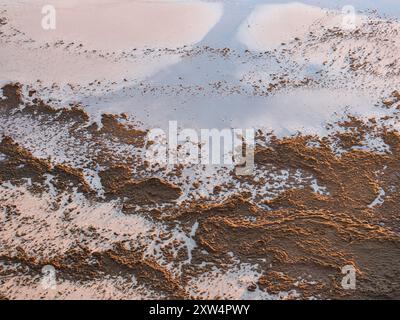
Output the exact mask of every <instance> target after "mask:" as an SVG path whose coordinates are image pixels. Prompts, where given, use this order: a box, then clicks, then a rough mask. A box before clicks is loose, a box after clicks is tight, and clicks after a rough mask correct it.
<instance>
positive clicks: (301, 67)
mask: <svg viewBox="0 0 400 320" xmlns="http://www.w3.org/2000/svg"><path fill="white" fill-rule="evenodd" d="M1 3H2V4H3V7H5V8H6V9H7V10H8V11H9V12H11V16H10V17H9V20H10V23H11V24H13V25H14V24H15V26H16V27H17V28H19V29H21V30H22V31H23V32H25V33H26V35H27V36H28V37H30V38H33V39H34V40H35V44H44V43H46V42H47V43H52V41H55V40H59V39H62V40H63V41H64V42H65V43H66V44H67V43H70V42H74V45H75V44H76V43H82V44H83V49H85V51H83V52H82V50H83V49H82V50H80V49H76V48H75V49H73V50H70V49H68V48H67V49H65V48H64V49H63V47H62V46H61V48H60V47H57V45H56V46H55V47H50V48H45V49H42V47H39V48H38V47H37V45H36V47H35V48H33V49H32V48H31V47H30V46H29V45H23V46H20V45H19V44H18V45H16V44H13V43H11V44H7V46H3V47H2V48H1V49H0V56H1V62H0V69H1V71H2V75H3V77H4V79H2V80H13V81H20V82H22V83H23V84H28V85H33V86H34V87H35V86H37V83H35V81H36V80H40V81H42V84H41V87H40V88H43V87H45V86H46V87H50V86H52V85H53V83H55V84H56V86H55V87H54V86H52V88H51V89H48V88H46V89H48V90H47V91H46V92H45V93H44V94H43V97H44V98H46V97H50V98H51V99H52V100H53V101H54V100H57V99H60V101H61V103H60V104H61V106H64V105H66V104H69V103H71V102H73V103H82V104H84V105H85V107H86V109H87V110H88V111H89V113H91V114H92V115H93V116H94V118H96V117H98V116H99V115H100V114H101V113H102V112H112V113H121V112H126V113H128V114H131V115H132V116H133V117H135V118H136V119H137V120H139V121H141V122H142V123H143V124H144V126H146V127H154V126H156V127H165V126H166V125H167V124H168V121H173V120H177V121H178V123H179V124H180V125H181V126H182V127H195V128H209V127H218V128H225V127H241V128H244V127H265V128H266V129H267V130H272V131H274V132H275V133H276V134H278V135H286V134H294V133H297V132H298V131H301V132H307V133H308V132H313V133H318V134H321V135H323V134H324V132H325V131H326V130H325V128H324V127H325V124H326V123H327V122H330V121H334V120H336V119H338V118H339V117H338V114H339V115H340V114H343V111H344V110H347V111H349V112H350V113H355V114H358V115H361V116H364V117H371V116H376V114H380V113H381V110H377V109H374V104H376V102H377V101H378V100H379V99H381V96H382V94H383V93H384V92H383V91H384V90H385V89H386V90H387V92H390V90H391V89H393V88H392V87H390V88H385V86H384V84H385V81H386V80H385V79H382V78H381V77H375V78H371V77H370V76H369V75H366V74H363V75H361V76H360V75H356V76H355V79H353V78H350V79H348V78H347V75H346V72H342V70H341V69H342V68H343V66H344V65H343V66H342V65H340V64H339V66H337V65H336V66H330V67H325V66H324V65H323V60H324V59H325V58H326V57H328V56H329V55H332V54H333V55H334V54H335V53H332V52H331V51H330V50H331V49H330V47H329V46H328V47H327V48H326V47H325V43H324V42H321V44H318V46H317V48H316V49H315V52H314V53H312V55H311V54H309V55H308V56H307V57H306V56H305V55H304V52H302V51H301V50H306V49H307V45H306V44H304V47H305V48H300V49H296V46H295V45H293V46H292V49H293V51H294V54H285V52H284V49H285V48H282V47H280V43H281V42H290V41H292V40H293V39H294V38H295V37H296V36H299V37H300V38H302V39H303V38H304V37H305V36H307V34H308V32H309V30H310V28H311V26H312V27H313V28H314V29H313V30H316V31H318V30H319V26H318V23H321V26H326V25H327V24H328V25H329V24H332V25H334V26H335V25H336V24H337V23H339V21H340V16H339V17H338V18H335V19H336V20H335V19H333V20H332V19H330V18H329V19H330V20H329V19H328V20H327V19H325V11H323V10H322V9H321V8H329V9H335V10H339V11H337V14H339V13H340V10H341V8H342V6H343V5H347V4H348V3H347V2H346V1H328V0H326V1H303V2H302V4H299V3H292V2H290V1H260V0H254V1H251V0H250V1H207V2H192V1H179V2H174V1H163V2H153V1H130V2H127V1H124V0H114V1H111V0H105V1H101V2H100V3H98V2H97V3H96V6H94V2H93V1H91V0H87V1H84V2H82V1H81V2H79V3H78V2H72V3H71V2H65V1H64V0H58V1H55V2H54V4H56V7H57V6H58V7H59V8H60V9H59V10H60V12H59V13H58V15H59V24H60V28H57V30H56V31H54V33H51V32H44V31H43V30H41V29H40V28H39V25H38V24H37V23H36V22H37V15H36V14H32V8H33V7H32V6H34V7H35V8H40V5H41V4H42V3H44V2H43V1H22V2H21V3H18V4H15V3H12V4H11V2H10V1H2V2H1ZM27 3H33V5H28V4H27ZM46 3H47V2H46ZM268 4H274V7H273V11H270V10H269V9H267V10H265V8H266V7H265V5H268ZM279 4H284V5H283V6H280V5H279ZM308 5H311V6H312V7H311V6H308ZM353 5H354V6H355V8H356V10H358V11H360V10H361V11H362V10H373V9H377V10H378V12H379V13H380V14H390V16H392V17H393V16H399V13H400V9H399V8H398V6H397V5H396V4H395V1H380V2H379V3H376V2H372V1H354V2H353ZM58 7H57V8H58ZM267 8H269V7H267ZM33 12H35V11H34V10H33ZM22 17H23V18H22ZM271 19H272V20H273V21H272V23H271ZM99 21H101V23H98V22H99ZM261 24H263V25H261ZM264 24H265V25H264ZM315 24H317V25H316V26H315ZM278 31H279V32H278ZM367 45H368V42H363V43H360V46H362V47H366V46H367ZM133 47H134V48H135V52H133V53H132V51H129V50H132V48H133ZM150 47H151V48H154V49H153V50H152V51H151V52H149V51H146V50H147V49H146V48H150ZM209 47H210V48H217V49H222V48H229V49H230V50H231V51H230V53H229V54H228V55H224V54H221V53H220V52H219V53H215V52H211V51H209V50H207V49H206V50H204V48H209ZM157 48H158V49H157ZM166 48H169V49H170V51H165V49H166ZM177 48H181V51H179V50H178V51H176V49H177ZM182 48H184V50H188V51H190V50H191V49H196V48H199V53H193V52H189V53H188V54H187V55H186V54H185V53H186V51H183V52H182ZM346 48H347V47H344V49H343V51H345V50H347V49H346ZM350 48H352V47H351V44H348V50H350ZM247 49H250V50H251V54H247V53H246V51H245V50H247ZM274 49H278V53H273V55H272V56H271V55H268V56H258V55H257V51H261V52H263V51H264V50H274ZM282 49H283V51H281V50H282ZM91 50H96V51H97V50H98V51H99V52H101V54H100V55H99V56H98V55H97V54H98V53H95V54H94V56H93V55H92V56H91V55H90V54H89V53H90V51H91ZM296 50H297V51H296ZM368 50H369V49H368ZM15 51H17V54H16V55H15V54H12V52H15ZM125 51H126V52H127V53H125ZM319 51H320V52H319ZM272 52H273V51H272ZM110 53H111V55H110ZM114 54H115V55H114ZM15 57H16V58H15ZM10 59H11V60H10ZM337 59H339V60H340V59H342V56H338V57H337ZM337 64H338V63H337ZM272 74H278V76H282V75H284V76H285V77H286V78H287V79H286V80H287V81H288V82H289V84H288V85H285V87H284V88H283V89H282V90H278V91H276V92H275V91H274V92H273V93H272V94H268V95H266V94H259V92H255V91H254V90H255V83H256V82H257V81H259V82H260V83H261V86H264V87H265V86H266V85H268V84H269V83H270V82H271V77H272V76H271V75H272ZM305 78H311V79H313V80H315V81H317V82H319V84H318V86H313V87H308V88H303V89H301V90H298V89H296V84H295V83H296V81H297V82H298V81H301V80H302V79H305ZM397 79H398V78H396V79H395V80H397ZM328 80H329V81H328ZM97 81H98V83H97ZM366 81H368V82H369V83H372V85H373V84H374V83H375V82H376V86H377V88H376V89H373V90H372V91H371V90H368V91H367V92H368V95H367V97H366V96H365V92H366V91H365V88H364V83H365V82H366ZM93 82H96V85H95V87H93V86H92V85H91V83H93ZM342 83H345V85H343V84H342ZM338 84H340V85H338ZM70 87H74V88H73V89H70ZM40 88H39V89H40ZM38 91H41V92H42V90H38ZM256 91H257V90H256ZM43 92H44V91H43ZM337 96H339V97H340V99H337V98H336V97H337ZM360 97H361V98H360ZM335 114H336V115H335Z"/></svg>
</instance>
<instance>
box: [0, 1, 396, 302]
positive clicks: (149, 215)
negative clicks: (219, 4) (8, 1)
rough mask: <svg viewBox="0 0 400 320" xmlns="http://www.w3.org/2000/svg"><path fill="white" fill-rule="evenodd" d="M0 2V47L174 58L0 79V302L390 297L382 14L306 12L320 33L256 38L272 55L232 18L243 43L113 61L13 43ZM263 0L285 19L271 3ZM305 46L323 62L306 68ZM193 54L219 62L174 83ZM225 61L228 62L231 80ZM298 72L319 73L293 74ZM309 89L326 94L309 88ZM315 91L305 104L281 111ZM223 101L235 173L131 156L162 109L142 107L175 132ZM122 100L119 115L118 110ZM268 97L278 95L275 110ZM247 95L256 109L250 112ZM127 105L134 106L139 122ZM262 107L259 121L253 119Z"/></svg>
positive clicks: (392, 51) (391, 188) (389, 142)
mask: <svg viewBox="0 0 400 320" xmlns="http://www.w3.org/2000/svg"><path fill="white" fill-rule="evenodd" d="M143 6H145V5H143ZM176 6H178V5H177V4H176ZM3 7H4V8H5V9H4V10H3V11H1V7H0V42H1V43H0V44H1V45H2V46H3V45H4V46H3V49H4V48H8V49H10V48H11V46H13V45H18V46H20V48H24V50H27V52H31V51H32V52H35V53H37V52H42V51H41V50H44V51H43V52H45V51H46V50H53V49H54V50H56V51H57V52H59V51H58V50H61V51H62V52H63V55H64V54H66V55H70V57H74V59H75V58H77V57H80V58H79V59H81V55H80V54H82V55H83V56H85V57H86V58H88V59H91V57H92V58H93V56H94V55H100V57H97V58H99V59H104V61H107V63H111V64H113V65H118V64H119V63H122V65H123V66H124V67H123V68H125V66H126V65H125V63H128V65H129V63H131V62H132V61H133V60H135V59H139V61H141V60H140V59H141V58H143V59H144V57H147V58H148V59H150V60H151V59H158V58H159V57H165V56H177V57H179V59H180V61H181V62H180V63H178V64H177V65H176V66H175V67H176V69H174V68H173V67H171V68H172V69H169V73H168V72H166V73H163V72H161V73H160V74H158V75H156V76H154V77H153V76H152V77H151V78H150V80H149V78H140V77H139V76H137V75H131V76H132V77H131V78H129V77H128V75H126V74H125V73H122V74H118V77H119V75H121V78H120V79H119V80H115V82H113V83H105V82H104V81H103V80H100V79H99V78H96V75H94V76H93V77H92V78H93V79H91V80H90V81H89V82H88V83H86V82H85V81H86V79H83V80H82V79H79V81H82V83H78V82H79V81H78V82H77V83H74V84H72V83H68V84H65V83H64V84H60V83H54V84H48V83H45V82H41V81H33V80H32V81H31V79H33V78H32V77H34V76H35V75H36V74H35V73H34V72H33V71H31V70H27V69H24V68H25V67H24V68H23V69H21V70H22V71H26V72H28V73H29V76H27V77H26V82H24V77H23V76H22V78H20V79H17V78H18V76H20V75H21V74H19V75H18V76H16V78H15V79H12V81H11V80H10V81H5V82H6V83H5V84H4V85H2V89H1V91H0V93H1V95H0V96H1V98H0V134H1V136H0V184H1V185H0V298H2V299H53V298H57V299H76V298H77V299H87V298H91V299H207V298H212V299H229V298H231V299H361V298H365V299H384V298H389V299H399V298H400V280H399V279H400V214H399V212H400V205H399V203H400V133H399V131H398V128H399V127H398V123H399V116H400V93H399V92H400V80H399V74H400V62H399V61H398V56H399V55H398V53H399V51H398V45H399V42H398V41H399V39H400V31H399V30H400V28H399V26H398V22H397V21H396V20H390V19H383V18H378V17H377V16H375V15H372V14H371V13H370V14H371V16H370V17H369V18H368V19H370V20H366V21H363V22H362V23H361V22H360V23H361V24H360V25H358V26H357V29H355V30H353V31H348V32H344V33H343V32H341V31H340V30H339V29H335V27H333V26H331V25H329V23H334V21H336V20H335V19H334V18H332V15H333V13H332V12H330V13H324V12H322V11H320V10H316V9H313V11H312V13H313V15H316V16H317V18H318V19H320V20H318V23H321V24H322V25H323V26H324V27H323V28H322V27H318V24H316V23H317V22H315V23H314V24H312V25H311V26H309V27H307V28H306V27H304V26H303V27H304V28H303V29H304V30H303V29H302V30H301V31H302V33H301V34H298V35H297V34H296V35H293V37H292V36H290V37H289V38H290V39H291V40H290V41H289V42H287V43H280V42H278V44H277V43H275V42H276V39H273V40H274V43H273V44H274V48H273V49H270V48H268V47H264V46H269V45H270V43H269V42H267V43H266V44H264V43H261V42H257V43H258V44H257V46H256V45H254V43H251V45H250V44H248V43H250V42H251V41H256V40H255V39H257V37H258V36H259V32H262V30H261V31H260V30H256V31H254V34H247V33H250V32H253V31H252V30H247V29H246V28H247V27H246V26H243V24H238V27H240V30H241V31H240V32H239V31H238V32H239V34H240V37H239V38H240V39H242V40H241V41H243V42H244V43H247V44H248V47H244V46H239V45H238V43H239V42H234V41H232V42H231V43H225V45H223V46H220V47H217V46H214V45H213V46H211V45H208V44H207V43H208V42H207V41H209V42H210V43H213V41H214V39H213V37H212V34H211V36H209V38H207V37H206V38H205V40H204V41H205V42H201V41H200V40H198V39H197V38H196V41H200V42H199V43H198V44H197V45H193V44H190V45H183V46H178V45H180V44H181V43H180V41H183V40H180V39H178V40H179V41H178V40H176V41H178V42H179V43H178V45H176V44H174V47H173V48H165V47H162V48H152V49H149V48H138V49H135V50H133V49H132V52H131V51H129V52H128V51H126V52H125V53H124V54H122V53H121V54H120V55H118V52H117V53H114V54H112V53H110V52H108V53H109V54H107V51H104V52H92V51H90V52H86V53H84V50H86V49H87V48H86V47H85V45H83V46H82V47H78V48H75V49H73V50H72V49H71V48H72V47H73V46H72V45H71V46H69V47H68V44H67V43H62V44H55V43H52V42H48V45H49V47H46V48H47V49H43V48H42V47H41V45H43V43H41V42H40V41H39V40H34V39H33V40H32V39H31V40H32V41H28V40H27V41H25V40H23V39H24V37H25V36H26V35H25V34H24V33H23V32H21V33H20V32H19V31H18V29H17V28H16V27H15V28H14V26H13V25H12V18H13V15H9V14H8V11H7V10H8V8H7V6H3ZM296 8H297V7H296ZM225 9H226V8H225ZM278 9H279V10H278ZM278 9H276V10H278V12H279V14H284V13H285V10H286V7H284V8H283V9H281V8H278ZM289 9H290V10H293V8H292V7H290V8H289ZM306 9H307V8H306ZM187 10H189V8H188V9H187ZM218 10H219V9H218ZM226 10H227V9H226ZM263 10H264V9H263ZM296 10H297V9H296ZM307 10H308V9H307ZM12 12H13V11H12ZM260 12H261V13H257V15H255V16H254V17H253V18H252V19H255V20H257V19H259V18H260V17H259V14H262V12H263V11H260ZM267 13H268V14H269V12H267ZM218 14H219V11H218ZM326 17H327V18H326ZM325 18H326V19H327V20H326V21H325V20H323V19H325ZM215 19H216V18H215ZM215 19H214V20H215ZM222 19H224V17H223V16H222ZM321 19H322V22H321ZM332 21H333V22H332ZM325 22H326V24H325ZM328 22H329V23H328ZM213 23H216V22H215V21H213ZM224 23H226V22H225V21H224V20H222V26H225V24H224ZM249 23H251V20H249ZM211 27H212V26H211ZM217 27H218V24H217ZM204 28H205V27H204ZM243 28H245V30H244V31H243ZM296 30H297V29H296ZM245 36H246V37H245ZM197 37H198V35H197ZM234 37H236V34H235V35H234ZM285 37H286V38H287V37H288V35H287V33H286V34H285ZM244 38H245V40H243V39H244ZM286 38H285V39H286ZM235 39H236V38H235ZM371 43H373V44H376V46H372V48H371V45H370V44H371ZM378 44H379V46H378ZM75 45H76V44H74V46H75ZM166 45H167V46H168V44H166ZM66 46H67V47H66ZM260 46H261V47H262V48H260ZM378 47H379V49H377V48H378ZM49 48H50V49H49ZM51 48H53V49H51ZM104 50H108V49H107V48H104ZM261 50H262V51H261ZM316 52H317V53H321V56H324V52H330V54H329V55H325V57H326V59H323V60H321V61H320V56H319V54H317V55H315V53H316ZM3 55H5V53H4V52H3V53H2V56H0V58H3ZM136 55H138V56H136ZM8 58H9V57H8ZM97 58H96V59H97ZM147 58H146V59H147ZM21 59H22V58H21ZM77 59H78V58H77ZM93 59H94V58H93ZM130 59H133V60H130ZM21 61H22V60H21ZM121 61H122V62H121ZM143 61H144V60H143ZM146 61H148V60H146ZM152 61H153V60H152ZM204 61H209V62H210V63H213V61H219V63H220V65H222V66H224V68H225V69H224V70H221V74H218V72H216V71H215V73H212V72H211V71H210V72H209V73H208V71H209V69H207V72H204V73H207V75H206V76H204V75H200V76H199V77H198V78H196V81H197V80H198V82H196V81H195V80H193V79H192V78H185V77H189V75H190V74H192V73H193V70H194V69H195V68H196V69H197V67H198V66H202V63H203V62H204ZM271 61H274V63H275V64H274V68H275V69H274V71H273V72H272V71H270V70H269V69H268V68H270V67H271V65H272V64H271V63H272V62H271ZM25 62H26V60H25V61H24V63H25ZM28 62H29V61H28ZM153 62H154V61H153ZM174 63H177V62H174ZM232 64H233V65H241V66H243V68H242V69H241V70H238V72H237V74H236V76H233V75H232V74H231V73H230V67H229V66H231V65H232ZM316 66H317V67H316ZM314 67H316V68H320V69H318V70H319V71H316V72H314V71H315V70H314V69H313V71H310V68H311V69H312V68H314ZM2 68H3V69H4V70H5V69H6V67H4V66H2ZM221 68H222V67H221ZM94 69H96V68H94ZM10 70H11V69H10ZM15 70H17V71H20V70H19V69H18V67H16V68H15ZM15 70H14V69H12V71H13V72H14V71H15ZM200 70H202V69H201V68H200ZM32 72H33V73H32ZM101 72H103V71H102V70H101ZM116 72H117V73H118V71H116ZM200 73H201V72H200ZM15 74H18V72H16V73H15ZM32 74H33V75H32ZM166 74H167V75H166ZM171 74H172V75H171ZM201 74H202V73H201ZM9 75H10V77H11V76H12V74H11V71H10V73H9ZM86 75H87V74H86ZM90 76H91V75H90ZM113 76H114V74H113ZM136 76H137V77H136ZM203 76H204V78H202V77H203ZM219 76H220V78H218V77H219ZM125 77H126V78H125ZM179 77H181V79H180V78H179ZM89 78H90V77H89ZM17 80H18V81H17ZM71 81H72V80H71ZM61 82H62V81H61ZM66 88H68V89H66ZM299 90H301V92H302V93H301V95H300V94H299V92H300V91H299ZM321 90H326V92H330V95H325V94H323V95H322V96H321V95H320V93H321V92H322V91H321ZM315 92H317V93H318V94H317V95H315V97H316V98H315V99H316V100H314V99H311V98H310V99H309V100H307V99H305V100H302V101H303V104H299V105H293V104H292V103H291V102H292V101H295V100H296V99H300V98H299V97H300V96H303V95H307V96H309V97H310V96H311V97H314V95H313V93H315ZM332 92H333V94H332ZM343 92H345V94H343V95H347V94H348V96H347V97H348V100H346V101H345V100H342V98H343V95H341V94H340V93H343ZM349 92H350V93H351V94H349ZM308 93H310V95H308ZM353 94H354V95H353ZM99 96H100V97H102V98H100V99H98V98H99ZM317 96H318V98H317ZM335 96H336V97H335ZM355 96H357V97H361V98H360V99H359V98H357V99H356V98H354V97H355ZM54 97H59V99H54ZM221 97H223V98H221ZM288 97H289V98H288ZM366 97H367V98H366ZM103 98H104V100H102V99H103ZM111 98H112V99H111ZM225 98H226V99H227V101H228V102H229V103H230V102H232V103H233V104H234V105H240V103H242V102H243V100H241V99H245V101H247V102H249V104H247V105H246V109H245V110H246V112H243V109H242V111H241V113H240V112H239V113H238V114H239V115H240V114H242V115H243V121H245V120H246V126H247V125H248V124H249V123H252V122H251V121H252V120H254V119H250V117H249V119H247V118H246V116H247V115H249V114H252V112H253V111H252V110H253V109H251V108H252V106H253V104H254V108H255V109H257V111H255V112H254V114H252V115H253V116H254V118H256V123H253V124H254V125H252V127H254V128H256V129H257V131H256V133H257V134H256V146H255V156H254V161H255V167H254V170H253V174H252V175H249V176H239V175H236V174H235V170H234V169H235V168H232V167H226V166H215V167H214V166H209V167H206V166H203V165H183V164H178V165H169V166H165V167H160V166H154V165H151V164H149V163H148V162H147V161H146V159H145V151H146V146H148V144H149V143H150V142H149V141H148V138H147V133H148V130H149V129H151V128H152V126H153V124H154V122H153V116H154V118H157V114H158V112H157V110H156V111H154V109H152V108H155V107H157V105H155V103H156V102H157V103H158V102H160V101H161V102H160V103H161V104H163V103H165V105H166V107H165V109H163V108H161V109H159V113H160V114H161V119H162V117H163V116H164V112H165V114H170V115H171V113H169V112H170V111H171V110H173V108H175V109H178V111H179V108H182V109H181V110H180V111H181V114H184V115H185V116H186V118H185V119H183V120H182V121H183V124H184V125H186V124H188V123H190V121H191V120H193V119H195V116H196V115H197V114H196V112H197V111H196V110H197V109H196V108H192V109H186V108H187V107H188V106H193V105H196V106H197V103H198V102H199V101H200V102H201V101H203V100H204V101H206V102H207V103H208V102H210V101H214V100H212V99H222V100H224V99H225ZM364 98H365V99H364ZM269 99H270V100H269ZM274 99H275V100H274ZM287 99H289V100H287ZM222 100H217V101H222ZM311 100H312V101H311ZM126 101H130V102H131V103H132V104H133V105H134V107H131V108H133V109H129V110H127V109H126V108H125V104H124V103H125V102H126ZM171 101H174V103H175V102H176V104H173V106H172V105H169V103H170V102H171ZM224 101H226V100H224ZM274 101H275V102H274ZM276 101H278V102H279V101H283V102H284V105H283V106H282V108H278V107H276V105H275V103H276ZM100 102H104V104H102V103H100ZM261 102H263V103H267V104H266V105H268V106H269V108H267V107H265V108H264V109H259V108H258V107H257V105H258V104H259V103H261ZM141 103H143V104H145V105H146V106H147V107H148V109H146V108H144V109H145V111H146V112H148V114H149V119H148V122H146V116H145V114H146V112H144V113H141V112H140V110H142V108H141V105H140V104H141ZM369 103H371V104H369ZM168 108H170V109H168ZM224 108H225V107H224V106H222V109H223V110H222V111H224V110H225V111H226V110H227V109H224ZM285 108H287V109H285ZM302 108H303V109H302ZM139 109H140V110H139ZM138 110H139V111H138ZM193 110H194V111H193ZM235 110H236V109H235ZM285 110H286V111H285ZM178 111H177V113H176V114H178V113H179V112H178ZM225 111H224V112H225ZM261 111H262V114H263V115H264V113H265V114H266V115H267V116H266V118H265V119H269V120H266V121H270V122H265V123H264V125H262V122H263V121H264V118H263V117H260V116H259V112H261ZM171 112H172V111H171ZM192 112H193V113H192ZM208 112H209V111H208ZM215 112H216V113H218V114H219V112H221V110H218V111H215ZM232 112H235V111H232ZM222 113H223V112H222ZM174 116H175V114H174V113H172V115H171V117H174ZM192 116H193V117H192ZM208 117H209V118H213V114H211V115H210V114H209V113H208ZM214 118H215V119H216V118H218V116H215V117H214ZM214 118H213V119H214ZM233 118H234V117H233ZM166 119H169V118H166ZM271 119H272V120H271ZM299 119H300V120H299ZM170 120H176V118H172V119H170ZM178 120H181V119H178ZM186 120H187V121H188V122H186V123H185V121H186ZM189 120H190V121H189ZM206 120H207V119H206ZM220 120H221V119H220V118H218V121H220ZM230 120H232V122H230V124H231V125H233V124H234V123H235V121H234V119H230ZM294 120H296V121H297V120H298V122H295V121H294ZM199 121H200V120H199ZM210 121H211V120H210ZM221 121H222V120H221ZM248 121H250V122H248ZM155 122H157V121H155ZM218 123H219V124H220V123H221V122H218ZM344 266H352V267H354V268H355V270H356V288H355V289H354V290H346V289H345V288H343V287H342V279H343V277H344V274H342V268H343V267H344ZM46 268H47V269H46ZM48 268H52V270H54V272H55V275H56V277H55V283H54V286H50V287H49V286H46V283H44V282H43V279H44V278H45V277H46V274H45V271H46V270H48Z"/></svg>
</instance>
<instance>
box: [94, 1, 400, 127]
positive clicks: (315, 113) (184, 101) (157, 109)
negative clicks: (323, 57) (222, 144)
mask: <svg viewBox="0 0 400 320" xmlns="http://www.w3.org/2000/svg"><path fill="white" fill-rule="evenodd" d="M212 2H214V1H212ZM223 2H224V14H223V16H222V18H221V20H220V21H219V22H218V23H217V25H216V26H215V27H214V28H213V29H212V30H211V31H210V32H209V33H208V34H207V36H206V37H205V38H204V39H203V40H202V41H201V42H200V43H199V46H206V45H207V46H211V47H216V48H223V47H229V48H233V49H237V50H239V51H243V50H244V49H245V47H244V45H243V44H241V43H240V42H239V41H238V39H237V31H238V28H239V26H240V25H241V24H242V23H243V21H245V19H246V18H247V17H248V16H249V14H250V13H251V12H252V11H253V10H254V8H255V7H257V6H258V5H260V4H268V3H281V4H284V3H290V2H293V1H279V0H275V1H265V0H263V1H260V0H249V1H223ZM396 2H397V1H395V0H391V1H389V0H386V1H380V2H376V1H365V0H362V1H361V0H357V1H348V0H347V1H341V0H337V1H336V0H335V1H332V0H305V1H302V3H305V4H309V5H315V6H318V7H323V8H331V9H338V10H341V8H342V7H343V6H344V5H353V6H354V7H355V8H356V10H365V9H378V11H379V13H381V14H382V13H383V14H388V15H389V16H392V17H393V15H396V14H397V15H398V16H400V6H398V5H397V4H396ZM262 59H265V58H262ZM262 59H260V60H259V62H260V61H262ZM253 63H258V62H254V61H251V62H250V61H246V62H245V63H243V64H242V61H238V60H235V59H223V58H218V59H209V57H208V56H207V55H199V56H194V57H189V58H186V59H183V60H182V61H181V62H180V63H178V64H175V65H173V66H171V67H169V68H167V69H165V70H163V71H161V72H159V73H158V74H157V75H156V76H154V77H152V78H150V79H148V83H149V84H151V85H152V86H154V87H157V86H167V85H172V86H174V85H175V86H178V85H180V84H183V85H188V86H190V85H192V86H194V85H199V86H204V87H207V85H208V84H209V83H212V82H214V81H218V80H225V81H227V83H230V84H233V85H241V84H240V83H239V82H238V77H237V75H238V73H239V72H240V71H241V69H243V70H244V71H246V70H247V71H248V69H247V68H252V67H254V65H253ZM262 63H264V61H262ZM321 68H322V66H321V65H314V64H312V63H310V64H309V65H306V67H305V68H304V70H303V72H305V73H309V74H310V75H313V76H315V74H316V73H317V72H318V71H319V70H321ZM274 69H276V66H274V61H271V62H270V65H269V66H268V72H273V71H274ZM305 75H306V74H305ZM298 76H301V75H298ZM303 76H304V75H303ZM180 79H183V81H182V80H180ZM133 91H135V89H134V88H133ZM110 98H111V99H110V100H109V103H106V107H105V109H103V110H104V111H108V112H132V111H133V114H134V115H135V116H136V117H137V118H138V119H140V120H142V121H143V122H144V123H146V124H148V125H150V126H159V127H165V126H166V125H167V124H168V121H170V120H177V121H178V124H179V125H181V126H187V127H195V128H208V127H219V128H225V127H230V126H233V127H238V128H239V127H242V128H244V127H250V126H255V127H267V128H270V129H273V130H275V132H276V133H277V134H279V135H286V134H293V133H295V132H296V131H297V130H301V131H303V132H307V133H321V134H324V129H323V127H324V123H325V121H329V120H333V118H335V117H334V115H335V112H338V113H339V115H340V114H343V112H344V110H345V109H346V108H347V107H348V106H349V109H350V110H352V111H354V114H359V115H365V116H373V115H376V114H378V113H379V112H380V110H376V109H375V108H374V107H373V105H374V103H375V102H376V101H374V100H368V99H369V98H367V97H365V95H364V93H363V92H361V91H358V90H349V91H346V90H345V91H339V90H338V91H335V90H331V91H330V92H329V89H328V90H310V89H308V90H307V89H305V90H294V91H293V92H291V93H290V94H287V93H284V92H283V93H280V94H276V95H273V96H271V97H257V96H251V95H249V96H246V95H244V96H243V95H227V96H221V95H218V94H208V95H206V96H192V95H190V94H165V95H164V94H162V93H159V94H155V95H152V94H145V95H141V94H133V95H130V96H129V97H127V96H125V97H124V94H118V93H117V94H115V93H114V94H113V95H112V97H110ZM104 102H105V101H104V100H103V103H104ZM89 105H91V103H89ZM103 106H104V105H103ZM95 108H97V107H95ZM100 109H101V108H100ZM336 118H337V117H336Z"/></svg>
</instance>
